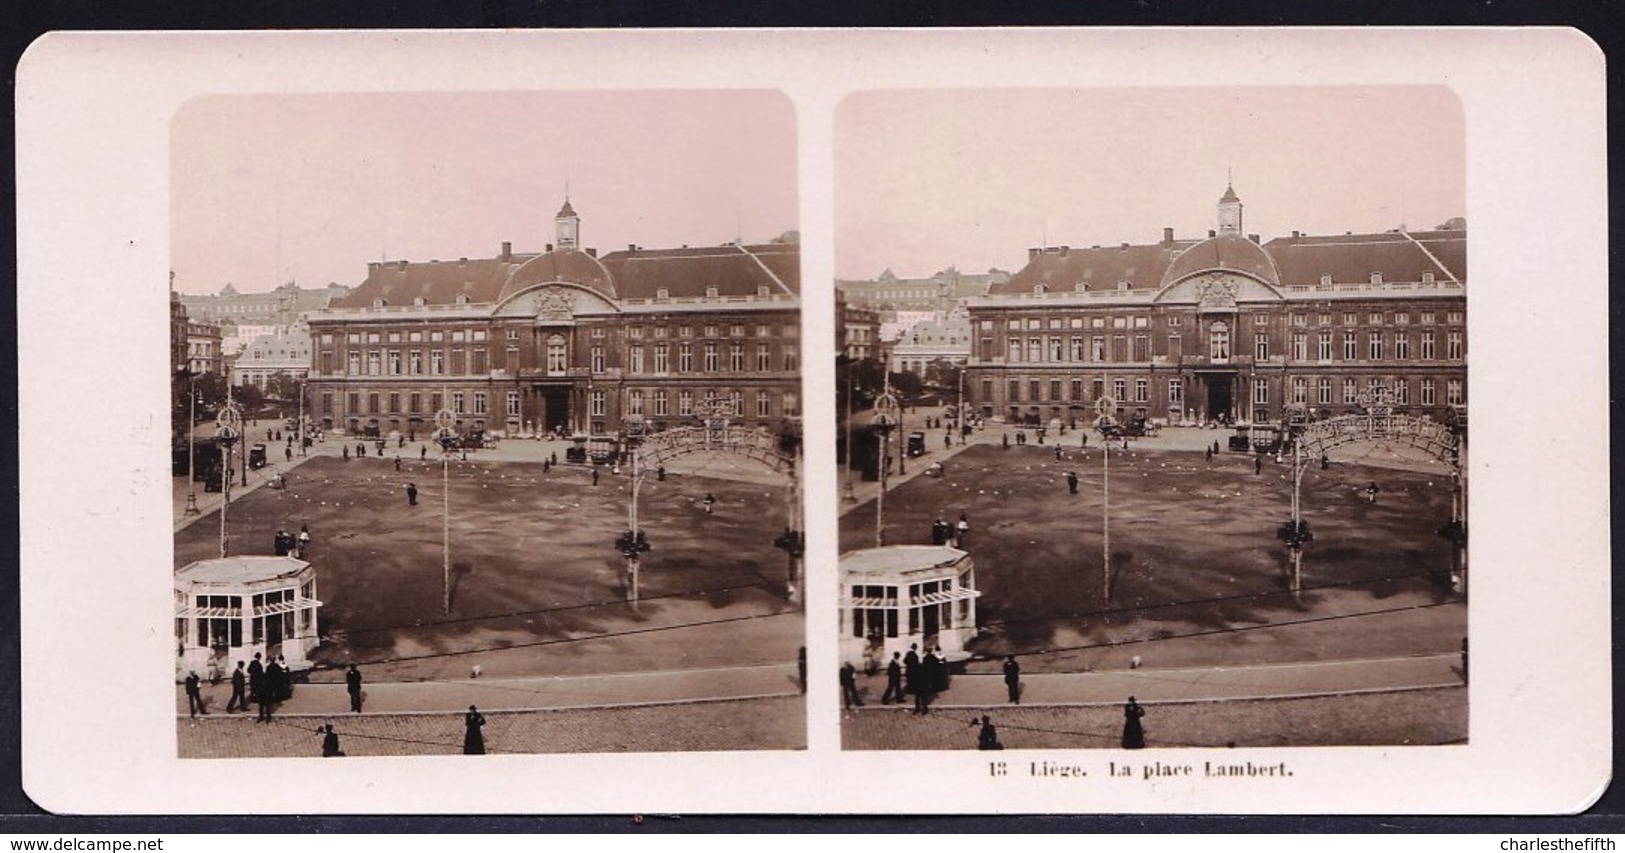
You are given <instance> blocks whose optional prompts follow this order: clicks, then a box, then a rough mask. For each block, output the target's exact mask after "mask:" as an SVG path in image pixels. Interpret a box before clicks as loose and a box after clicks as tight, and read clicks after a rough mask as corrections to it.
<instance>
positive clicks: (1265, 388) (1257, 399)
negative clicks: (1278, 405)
mask: <svg viewBox="0 0 1625 853" xmlns="http://www.w3.org/2000/svg"><path fill="white" fill-rule="evenodd" d="M1269 404H1270V381H1269V380H1268V379H1254V380H1253V405H1255V406H1268V405H1269Z"/></svg>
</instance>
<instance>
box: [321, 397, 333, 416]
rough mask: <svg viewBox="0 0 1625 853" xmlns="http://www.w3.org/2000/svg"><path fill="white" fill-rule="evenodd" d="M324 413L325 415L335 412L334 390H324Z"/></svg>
mask: <svg viewBox="0 0 1625 853" xmlns="http://www.w3.org/2000/svg"><path fill="white" fill-rule="evenodd" d="M322 414H324V415H331V414H333V392H332V391H323V392H322Z"/></svg>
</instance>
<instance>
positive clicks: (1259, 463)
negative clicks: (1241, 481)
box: [1253, 456, 1264, 474]
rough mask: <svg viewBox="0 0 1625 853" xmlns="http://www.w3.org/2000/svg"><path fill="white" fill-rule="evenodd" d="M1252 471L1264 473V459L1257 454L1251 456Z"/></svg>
mask: <svg viewBox="0 0 1625 853" xmlns="http://www.w3.org/2000/svg"><path fill="white" fill-rule="evenodd" d="M1253 473H1254V474H1262V473H1264V460H1263V459H1261V458H1259V457H1257V456H1254V457H1253Z"/></svg>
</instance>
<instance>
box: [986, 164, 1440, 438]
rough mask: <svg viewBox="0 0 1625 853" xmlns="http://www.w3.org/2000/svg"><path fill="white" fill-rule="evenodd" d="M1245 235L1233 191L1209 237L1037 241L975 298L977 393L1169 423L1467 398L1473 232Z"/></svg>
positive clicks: (1079, 415)
mask: <svg viewBox="0 0 1625 853" xmlns="http://www.w3.org/2000/svg"><path fill="white" fill-rule="evenodd" d="M1465 226H1466V223H1465V222H1464V221H1461V220H1452V221H1450V222H1447V223H1445V224H1444V225H1443V226H1441V227H1439V228H1436V229H1434V230H1431V231H1418V232H1412V231H1407V230H1405V229H1403V228H1400V229H1396V230H1393V231H1388V232H1383V233H1376V234H1353V233H1347V234H1341V235H1333V236H1310V235H1307V234H1301V233H1298V232H1293V233H1292V234H1291V236H1289V237H1277V238H1275V239H1272V240H1270V241H1268V242H1261V241H1260V239H1259V237H1258V235H1256V234H1251V235H1249V234H1245V233H1244V230H1243V225H1242V204H1241V199H1240V198H1239V197H1238V196H1237V195H1236V193H1235V190H1234V189H1233V188H1230V187H1226V189H1225V192H1224V195H1223V197H1222V198H1220V199H1219V204H1218V229H1217V230H1216V231H1210V232H1209V233H1208V236H1207V238H1206V239H1196V240H1192V239H1182V240H1176V239H1174V235H1173V229H1171V228H1169V229H1164V231H1163V237H1162V240H1161V241H1160V242H1156V243H1150V244H1139V245H1130V244H1129V243H1123V244H1121V245H1118V246H1107V247H1101V246H1095V247H1091V248H1088V249H1075V248H1071V247H1069V246H1059V247H1048V248H1035V249H1031V250H1029V253H1028V262H1027V266H1026V267H1024V268H1023V269H1022V270H1021V271H1019V272H1017V273H1016V274H1015V275H1014V276H1011V277H1010V279H1009V280H1008V281H1006V282H1003V283H1000V284H997V285H994V286H993V287H992V288H991V289H990V291H989V293H988V294H987V295H986V296H983V297H980V298H975V299H970V300H968V301H967V307H968V311H969V314H970V319H971V323H972V327H973V335H974V336H975V340H974V341H973V346H972V352H971V358H970V365H969V368H968V371H967V376H966V392H967V396H968V397H969V399H970V400H971V401H972V402H973V403H974V404H975V405H976V406H977V407H978V408H979V409H980V411H981V413H982V414H983V415H984V416H986V417H990V418H991V417H1001V418H1004V419H1007V420H1019V421H1027V422H1035V421H1042V422H1048V421H1053V420H1063V421H1066V420H1071V421H1086V420H1087V421H1092V420H1093V418H1094V411H1095V407H1096V405H1097V403H1098V401H1099V400H1101V399H1102V398H1109V399H1110V400H1112V401H1114V406H1115V412H1116V413H1117V414H1118V415H1119V416H1120V417H1124V416H1143V417H1148V418H1152V419H1165V420H1167V421H1169V422H1172V423H1179V422H1182V421H1207V420H1253V421H1267V420H1274V419H1279V418H1280V417H1281V415H1282V413H1283V411H1284V409H1285V408H1286V407H1287V406H1289V405H1298V406H1303V407H1305V408H1307V409H1308V410H1309V411H1310V413H1311V414H1312V415H1317V416H1329V415H1333V414H1343V413H1346V412H1351V411H1359V410H1360V407H1361V405H1362V402H1361V401H1362V400H1363V399H1368V395H1369V394H1370V393H1371V392H1372V391H1373V390H1374V389H1376V388H1379V387H1380V388H1385V389H1387V391H1388V393H1389V395H1390V400H1391V403H1392V406H1393V409H1394V411H1396V412H1400V413H1406V414H1412V415H1418V416H1429V417H1434V418H1435V419H1440V420H1442V419H1443V418H1444V416H1445V415H1446V413H1447V411H1448V409H1449V407H1451V406H1454V405H1458V404H1465V403H1466V402H1467V314H1466V309H1467V285H1466V281H1467V279H1466V277H1467V232H1466V227H1465Z"/></svg>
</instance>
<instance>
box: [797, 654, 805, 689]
mask: <svg viewBox="0 0 1625 853" xmlns="http://www.w3.org/2000/svg"><path fill="white" fill-rule="evenodd" d="M796 686H798V687H800V688H801V693H802V695H806V693H807V647H806V646H802V647H801V648H799V649H797V650H796Z"/></svg>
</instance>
